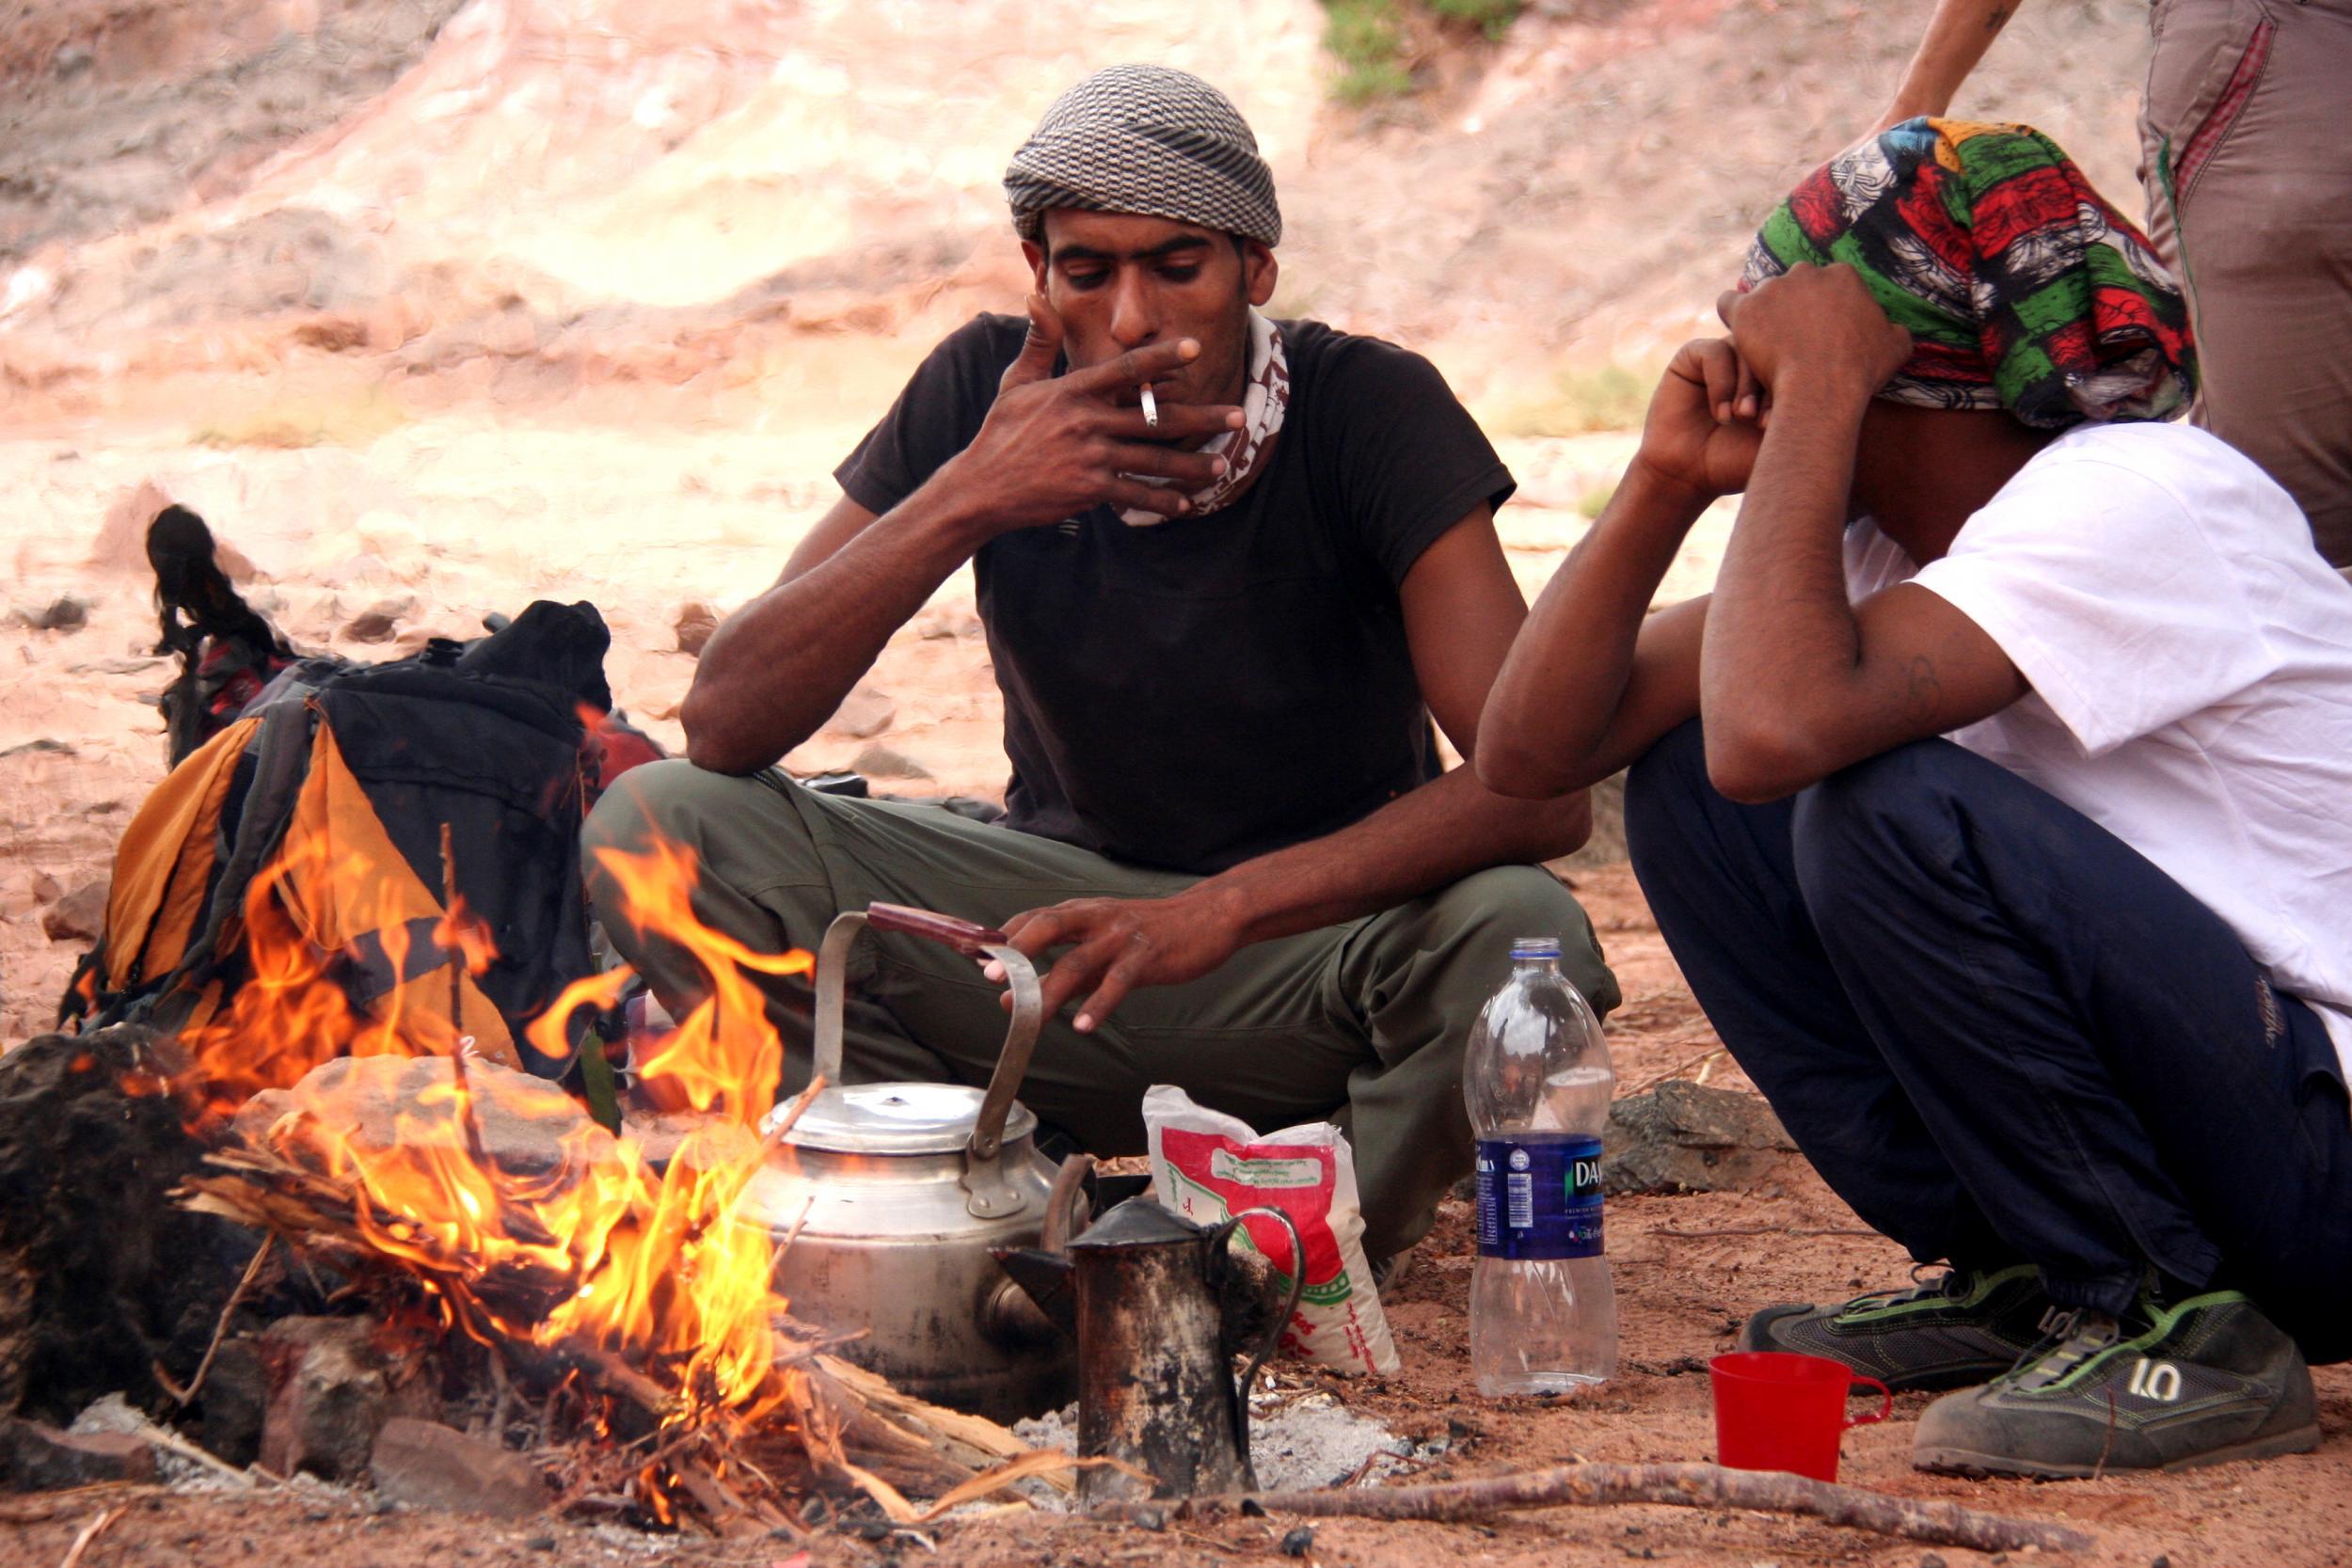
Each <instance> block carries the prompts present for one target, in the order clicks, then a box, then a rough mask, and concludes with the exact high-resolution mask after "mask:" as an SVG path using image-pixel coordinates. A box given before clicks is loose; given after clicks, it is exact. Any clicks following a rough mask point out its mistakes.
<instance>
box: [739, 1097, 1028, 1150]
mask: <svg viewBox="0 0 2352 1568" xmlns="http://www.w3.org/2000/svg"><path fill="white" fill-rule="evenodd" d="M981 1099H982V1095H981V1092H980V1091H979V1090H978V1089H976V1088H971V1087H968V1086H966V1085H962V1084H835V1085H827V1087H826V1088H825V1089H824V1091H823V1092H822V1093H820V1094H818V1097H817V1098H816V1099H815V1100H812V1101H809V1104H808V1109H807V1110H805V1111H803V1112H802V1113H801V1119H800V1120H798V1121H796V1122H794V1123H793V1124H792V1127H791V1130H790V1131H789V1132H786V1133H785V1134H784V1137H783V1140H782V1141H783V1142H784V1143H786V1144H788V1145H790V1146H791V1147H793V1148H810V1149H822V1150H825V1151H828V1152H831V1153H838V1154H952V1153H954V1152H956V1151H957V1150H958V1149H961V1148H963V1146H964V1144H965V1143H966V1142H967V1141H968V1140H969V1139H970V1138H971V1136H972V1127H973V1124H974V1123H975V1122H976V1121H977V1120H978V1118H979V1114H980V1101H981ZM790 1105H791V1102H790V1101H786V1102H785V1103H784V1104H781V1105H778V1106H777V1107H776V1108H775V1109H774V1110H772V1111H770V1112H769V1113H768V1115H767V1117H765V1118H763V1119H762V1121H761V1122H760V1131H761V1132H767V1131H768V1130H769V1128H771V1126H772V1125H773V1124H774V1123H775V1122H776V1121H777V1120H779V1119H780V1118H781V1117H783V1116H784V1114H785V1113H786V1112H787V1110H788V1109H790ZM1036 1131H1037V1116H1036V1114H1035V1113H1034V1112H1032V1111H1031V1110H1030V1109H1029V1108H1028V1107H1027V1106H1025V1105H1023V1104H1021V1103H1020V1102H1018V1101H1015V1102H1014V1104H1013V1106H1012V1111H1011V1114H1010V1115H1009V1116H1008V1117H1006V1118H1005V1141H1006V1142H1007V1143H1011V1142H1013V1141H1015V1140H1016V1139H1020V1138H1025V1137H1028V1136H1030V1135H1031V1134H1033V1133H1035V1132H1036Z"/></svg>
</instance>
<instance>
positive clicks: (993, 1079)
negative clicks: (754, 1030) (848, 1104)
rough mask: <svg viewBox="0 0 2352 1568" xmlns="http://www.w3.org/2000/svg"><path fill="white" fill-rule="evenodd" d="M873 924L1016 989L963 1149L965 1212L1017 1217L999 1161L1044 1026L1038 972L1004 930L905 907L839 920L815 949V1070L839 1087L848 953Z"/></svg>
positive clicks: (1019, 1201) (875, 907) (1013, 1192)
mask: <svg viewBox="0 0 2352 1568" xmlns="http://www.w3.org/2000/svg"><path fill="white" fill-rule="evenodd" d="M868 926H872V927H874V928H875V929H877V930H882V931H902V932H904V933H906V934H907V935H908V936H916V937H922V938H925V939H926V940H928V941H930V942H938V943H940V944H941V945H942V946H945V947H949V948H952V949H954V950H955V951H956V952H958V953H961V954H962V955H963V956H964V957H966V958H982V957H985V958H993V959H995V960H996V961H997V962H998V963H1000V964H1002V965H1004V967H1005V980H1006V983H1007V984H1008V985H1009V987H1010V989H1011V990H1012V1026H1011V1027H1010V1028H1009V1029H1008V1030H1007V1031H1006V1032H1005V1047H1004V1050H1003V1051H1001V1052H1000V1053H998V1054H997V1057H996V1070H995V1071H994V1072H993V1073H991V1074H990V1075H989V1080H988V1089H987V1092H986V1093H984V1094H983V1095H982V1096H981V1097H980V1111H979V1115H978V1116H977V1117H975V1118H974V1121H973V1126H972V1138H971V1141H970V1142H969V1143H968V1144H966V1145H965V1146H964V1175H963V1188H964V1191H965V1193H966V1194H967V1195H969V1196H967V1197H966V1198H965V1200H964V1207H965V1208H966V1209H967V1210H969V1211H970V1212H972V1213H973V1214H974V1215H975V1216H977V1217H978V1218H981V1219H998V1218H1001V1217H1003V1216H1005V1215H1007V1214H1013V1213H1018V1212H1020V1211H1021V1209H1022V1208H1023V1206H1024V1205H1025V1203H1026V1201H1027V1200H1026V1199H1025V1198H1024V1197H1023V1196H1021V1192H1020V1190H1019V1189H1018V1188H1016V1187H1015V1186H1014V1185H1013V1184H1012V1183H1011V1182H1009V1181H1008V1180H1005V1177H1004V1172H1003V1170H1002V1168H1001V1166H1000V1165H999V1163H998V1156H999V1155H1000V1153H1001V1152H1002V1150H1003V1148H1004V1143H1005V1121H1006V1118H1007V1117H1010V1116H1011V1115H1012V1102H1013V1098H1014V1096H1015V1095H1017V1094H1018V1093H1019V1092H1020V1089H1021V1080H1022V1078H1023V1077H1024V1076H1025V1075H1026V1074H1027V1072H1028V1070H1029V1057H1030V1054H1031V1053H1033V1052H1035V1050H1036V1049H1037V1037H1038V1032H1039V1030H1040V1029H1041V1028H1042V1027H1043V1026H1044V1022H1045V1001H1044V996H1043V993H1042V992H1041V990H1040V988H1039V986H1038V983H1037V967H1036V966H1035V965H1034V964H1032V963H1030V962H1029V959H1028V957H1027V956H1026V955H1025V954H1024V953H1023V952H1022V951H1021V950H1020V949H1019V948H1017V947H1014V946H1012V945H1011V944H1010V943H1009V941H1008V940H1007V939H1006V936H1005V933H1004V932H1002V931H999V930H995V929H993V928H992V927H986V926H981V925H978V924H977V923H975V922H973V921H969V920H959V919H957V918H956V917H955V916H953V915H947V914H937V913H934V912H932V911H930V910H916V909H910V908H908V907H907V906H905V905H903V904H871V905H868V906H867V907H866V908H865V909H863V910H846V911H843V912H841V913H840V914H837V915H835V916H834V921H833V924H832V925H831V926H828V927H825V940H824V941H823V942H821V943H819V944H818V949H817V1017H816V1021H815V1022H816V1031H815V1032H816V1053H815V1054H816V1069H817V1073H818V1076H819V1077H821V1078H823V1079H824V1081H825V1082H826V1083H828V1084H838V1083H840V1082H841V1053H842V1045H841V1033H842V1011H843V1007H844V993H845V991H846V990H847V988H848V985H849V973H850V949H851V948H852V947H854V946H855V945H856V944H857V934H858V933H859V932H860V931H862V930H864V929H865V928H866V927H868Z"/></svg>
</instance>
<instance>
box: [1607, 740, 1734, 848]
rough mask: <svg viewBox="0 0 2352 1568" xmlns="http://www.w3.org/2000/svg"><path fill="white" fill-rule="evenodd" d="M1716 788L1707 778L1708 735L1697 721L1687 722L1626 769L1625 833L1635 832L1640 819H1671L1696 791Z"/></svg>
mask: <svg viewBox="0 0 2352 1568" xmlns="http://www.w3.org/2000/svg"><path fill="white" fill-rule="evenodd" d="M1714 787H1715V786H1714V785H1713V784H1709V783H1708V778H1707V733H1706V731H1705V730H1703V729H1701V728H1700V726H1699V721H1697V720H1695V719H1689V720H1685V721H1683V722H1681V723H1679V724H1677V725H1676V726H1675V727H1674V728H1673V729H1671V730H1668V731H1667V732H1666V733H1665V734H1664V735H1661V736H1659V737H1658V740H1657V743H1656V744H1655V745H1653V746H1651V747H1650V749H1649V750H1648V751H1646V752H1643V753H1642V754H1641V755H1640V756H1639V757H1637V758H1635V759H1634V762H1633V765H1632V766H1631V767H1630V768H1627V769H1626V774H1625V821H1626V832H1628V833H1631V832H1635V831H1636V829H1635V822H1636V819H1637V818H1639V819H1641V820H1643V821H1646V822H1651V823H1662V822H1664V821H1667V820H1671V819H1672V818H1673V817H1674V816H1677V815H1678V812H1677V807H1678V806H1679V805H1680V803H1681V802H1682V801H1684V800H1688V799H1689V798H1690V796H1691V794H1692V791H1693V790H1698V789H1710V790H1711V789H1713V788H1714Z"/></svg>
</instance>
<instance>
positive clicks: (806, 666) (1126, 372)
mask: <svg viewBox="0 0 2352 1568" xmlns="http://www.w3.org/2000/svg"><path fill="white" fill-rule="evenodd" d="M1060 349H1061V323H1060V321H1059V320H1058V318H1057V317H1056V316H1055V315H1054V313H1053V312H1052V310H1051V309H1049V308H1048V307H1047V306H1046V305H1045V302H1044V301H1043V300H1042V299H1041V298H1035V297H1033V298H1032V299H1031V301H1030V321H1029V335H1028V338H1027V340H1026V341H1025V342H1024V343H1023V344H1022V346H1021V353H1020V356H1018V357H1017V358H1015V359H1014V361H1013V362H1012V364H1011V365H1009V366H1008V367H1007V368H1006V371H1005V373H1004V378H1003V380H1002V382H1001V383H1000V385H999V388H998V391H997V394H996V400H995V402H994V403H993V404H991V405H990V407H989V411H988V417H987V419H986V420H984V421H982V423H981V425H980V430H979V434H978V435H977V436H974V437H973V440H972V444H971V445H970V446H968V447H966V448H964V450H963V451H961V452H959V453H958V454H957V455H956V456H954V457H953V458H951V459H949V460H948V461H947V462H946V464H945V465H943V466H942V467H940V468H939V470H938V471H937V472H936V473H934V474H932V475H931V477H930V479H929V480H928V481H926V482H925V483H923V485H922V486H921V487H920V488H918V489H917V490H915V492H914V494H913V495H910V496H909V497H907V498H906V499H904V500H903V501H900V502H899V503H898V505H897V506H895V507H892V508H891V509H890V511H888V512H887V513H885V514H883V515H882V516H879V517H877V516H875V515H873V514H872V513H870V512H868V511H866V509H865V508H864V507H862V506H859V505H858V504H857V503H856V502H855V501H852V500H850V499H847V498H846V497H845V498H844V499H841V500H840V501H838V502H836V503H835V504H834V508H833V510H832V511H830V512H828V513H827V514H826V515H824V517H823V518H822V519H821V520H820V521H819V522H818V525H817V527H816V528H815V529H814V530H812V531H810V533H809V535H808V536H807V538H805V539H804V540H803V541H802V543H801V546H800V547H799V548H798V549H797V550H795V551H794V552H793V555H792V559H791V562H790V563H789V564H787V566H786V568H785V571H784V575H783V576H782V577H781V578H779V579H778V580H777V582H776V584H775V586H774V587H772V588H770V589H769V590H768V591H767V592H766V593H764V594H760V595H759V596H758V597H757V598H755V599H754V600H752V601H751V603H749V604H747V605H745V606H743V608H742V609H740V610H737V611H736V612H735V613H734V614H732V615H730V616H728V617H727V619H726V620H725V622H724V623H723V624H722V625H721V626H720V627H719V629H718V630H717V631H716V632H714V633H713V634H712V635H711V639H710V641H709V643H708V645H707V646H706V647H705V648H704V649H703V655H702V659H701V661H700V663H699V664H698V666H697V667H696V669H695V672H694V682H693V685H692V686H691V688H690V689H688V691H687V693H686V702H685V705H684V707H683V709H682V710H681V712H680V714H679V718H680V721H682V722H683V724H684V726H685V729H686V746H687V752H686V754H687V755H688V757H689V758H691V760H692V761H693V762H694V763H695V764H696V765H697V766H698V767H702V768H711V769H713V770H714V771H717V772H722V773H750V772H755V771H756V770H758V769H759V768H766V767H768V766H770V765H771V764H772V763H773V762H775V761H776V759H777V758H779V757H781V756H783V755H784V753H785V752H788V751H790V750H791V749H792V748H793V747H795V746H797V745H799V744H800V743H801V742H802V741H803V740H805V739H807V738H808V737H809V736H811V735H813V734H815V733H816V731H817V728H818V725H820V724H822V723H823V722H824V721H826V719H827V718H829V717H831V715H832V713H833V711H834V708H836V707H838V706H840V705H841V699H842V698H843V697H844V696H846V695H848V694H849V690H850V687H851V686H853V685H855V684H856V682H857V678H858V677H859V676H860V675H862V674H864V673H866V671H867V670H868V669H869V668H871V667H872V665H873V662H874V659H875V658H876V657H877V656H879V655H880V654H881V652H882V644H884V643H885V642H887V641H890V636H891V634H892V633H893V632H895V631H897V630H898V628H899V627H900V626H904V625H905V624H906V623H907V621H908V619H909V618H910V617H912V616H913V615H914V612H915V611H916V610H920V609H921V608H922V607H923V603H924V601H925V600H927V599H929V598H930V595H931V594H932V592H933V591H934V590H936V589H937V588H938V587H939V585H940V584H941V583H942V582H945V581H946V579H947V577H948V575H949V574H950V573H952V572H954V571H955V569H956V568H957V567H958V566H961V564H963V562H966V561H968V560H970V559H971V558H972V555H973V553H974V552H975V551H977V549H978V548H979V547H980V546H982V545H984V544H986V543H987V542H988V541H989V540H990V539H993V538H994V537H995V536H996V535H997V534H1000V533H1005V532H1009V531H1011V530H1013V529H1017V528H1029V527H1033V526H1036V525H1039V524H1044V523H1054V522H1058V521H1060V520H1061V519H1062V518H1064V517H1068V516H1071V515H1074V514H1076V513H1080V512H1084V511H1087V510H1088V509H1089V508H1090V507H1093V506H1096V505H1100V504H1103V503H1105V502H1107V503H1109V504H1112V505H1116V506H1130V507H1147V508H1149V509H1151V510H1152V511H1154V512H1159V513H1162V514H1164V515H1170V516H1173V515H1181V514H1182V513H1184V512H1185V511H1187V510H1189V508H1190V506H1191V501H1190V500H1189V499H1187V498H1186V497H1185V496H1184V494H1183V493H1182V490H1181V489H1178V488H1168V487H1162V486H1152V485H1146V484H1143V483H1138V482H1136V480H1134V479H1131V478H1129V477H1127V476H1128V475H1129V474H1131V473H1136V472H1147V473H1153V474H1163V475H1166V476H1168V480H1169V482H1170V484H1172V485H1175V486H1181V487H1182V489H1193V488H1198V487H1199V486H1200V485H1202V484H1206V483H1208V482H1209V481H1210V480H1212V479H1214V478H1215V477H1216V475H1217V474H1219V473H1221V472H1223V471H1224V465H1225V460H1224V459H1223V458H1221V457H1214V456H1210V455H1207V454H1205V453H1202V452H1199V451H1175V450H1170V449H1168V448H1167V447H1163V446H1159V445H1155V444H1150V443H1152V442H1157V441H1165V440H1170V439H1187V440H1198V439H1201V438H1205V437H1208V436H1216V435H1221V434H1223V433H1224V432H1225V431H1227V430H1229V429H1232V428H1234V427H1236V426H1237V425H1238V424H1239V423H1240V421H1241V417H1242V416H1241V411H1240V410H1239V409H1237V408H1233V407H1232V406H1230V405H1208V404H1202V405H1192V404H1162V405H1161V408H1160V411H1159V423H1158V425H1157V426H1156V427H1150V426H1147V425H1146V424H1145V422H1144V417H1143V414H1142V413H1141V411H1140V410H1138V409H1135V408H1128V407H1122V406H1120V402H1119V394H1120V392H1121V391H1123V390H1125V389H1127V388H1133V387H1135V386H1136V385H1138V384H1139V383H1141V382H1143V381H1147V380H1150V379H1151V378H1152V377H1153V376H1156V375H1159V374H1162V373H1164V372H1168V371H1169V370H1172V369H1174V368H1175V367H1176V366H1178V365H1179V364H1182V363H1184V361H1186V360H1188V359H1191V358H1193V357H1195V356H1197V355H1198V354H1199V353H1200V345H1199V344H1198V343H1195V342H1194V341H1192V340H1190V339H1185V340H1184V341H1182V342H1168V343H1156V344H1153V345H1151V346H1150V347H1146V348H1140V349H1136V350H1135V351H1133V352H1132V353H1128V354H1124V355H1121V356H1119V357H1118V358H1116V359H1113V360H1111V361H1109V362H1108V363H1105V364H1103V365H1097V366H1094V367H1092V368H1090V369H1088V370H1084V371H1079V372H1073V373H1072V374H1069V375H1064V376H1056V375H1054V373H1053V367H1054V360H1055V356H1057V354H1058V353H1059V352H1060ZM1147 437H1148V438H1149V441H1147Z"/></svg>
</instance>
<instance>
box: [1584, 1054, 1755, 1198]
mask: <svg viewBox="0 0 2352 1568" xmlns="http://www.w3.org/2000/svg"><path fill="white" fill-rule="evenodd" d="M1601 1144H1602V1164H1601V1169H1602V1172H1603V1175H1602V1182H1603V1184H1604V1186H1605V1187H1606V1189H1607V1190H1608V1191H1609V1192H1611V1193H1713V1192H1731V1191H1737V1190H1739V1189H1740V1188H1744V1187H1751V1186H1754V1185H1755V1184H1756V1182H1757V1181H1759V1180H1763V1179H1764V1178H1766V1177H1767V1176H1769V1175H1770V1174H1771V1173H1772V1171H1774V1170H1776V1169H1777V1168H1778V1167H1779V1164H1780V1161H1781V1159H1782V1158H1783V1156H1785V1155H1787V1154H1788V1153H1791V1152H1793V1151H1794V1150H1795V1148H1796V1147H1797V1146H1796V1145H1795V1144H1794V1143H1792V1142H1791V1141H1790V1140H1789V1137H1788V1132H1786V1131H1785V1130H1784V1129H1783V1128H1782V1127H1781V1125H1780V1118H1779V1117H1775V1116H1773V1115H1772V1107H1771V1106H1770V1105H1768V1104H1766V1103H1765V1102H1764V1097H1763V1096H1762V1095H1760V1094H1747V1093H1743V1092H1741V1091H1740V1090H1737V1089H1713V1088H1708V1087H1707V1086H1706V1085H1702V1084H1686V1083H1683V1082H1682V1081H1681V1080H1679V1079H1669V1080H1668V1081H1667V1082H1665V1083H1663V1084H1661V1085H1658V1087H1657V1089H1656V1090H1655V1091H1653V1092H1652V1093H1649V1094H1641V1095H1634V1096H1632V1097H1630V1098H1629V1099H1626V1100H1620V1101H1617V1102H1616V1103H1615V1104H1613V1105H1612V1106H1610V1107H1609V1125H1608V1127H1607V1128H1606V1129H1605V1130H1604V1132H1603V1133H1602V1135H1601Z"/></svg>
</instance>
